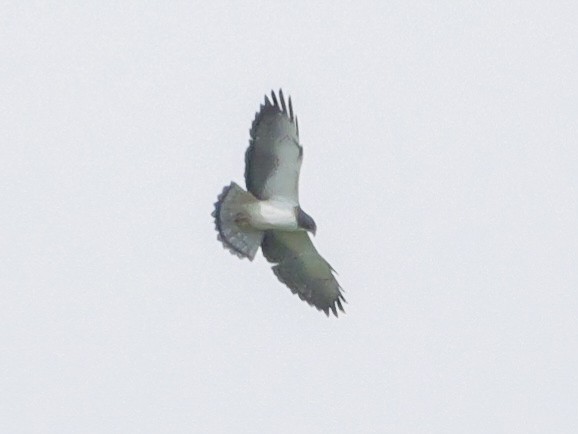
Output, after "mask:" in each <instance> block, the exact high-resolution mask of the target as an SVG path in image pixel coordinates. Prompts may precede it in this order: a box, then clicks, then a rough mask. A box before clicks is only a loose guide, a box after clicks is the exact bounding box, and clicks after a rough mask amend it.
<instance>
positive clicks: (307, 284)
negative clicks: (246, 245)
mask: <svg viewBox="0 0 578 434" xmlns="http://www.w3.org/2000/svg"><path fill="white" fill-rule="evenodd" d="M261 249H262V250H263V255H265V257H266V258H267V260H268V261H269V262H274V263H276V265H274V266H273V272H274V273H275V275H276V276H277V277H278V278H279V280H280V281H281V282H283V283H284V284H285V285H287V286H288V287H289V289H291V292H293V293H294V294H297V295H298V296H299V298H300V299H301V300H305V301H306V302H307V303H309V304H310V305H312V306H315V307H316V308H317V309H319V310H322V311H323V312H325V314H326V315H329V309H331V311H332V312H333V314H334V315H335V316H337V308H336V307H338V308H339V310H341V311H342V312H344V310H343V305H342V304H341V302H342V301H343V302H345V298H344V297H343V294H342V289H341V287H340V286H339V283H337V280H336V279H335V276H333V272H332V271H333V269H332V268H331V265H329V263H328V262H327V261H326V260H325V259H323V258H322V257H321V255H320V254H319V253H318V252H317V249H315V246H314V245H313V243H312V242H311V239H310V238H309V235H307V233H306V232H301V231H299V232H282V231H267V232H266V233H265V238H264V239H263V244H262V245H261Z"/></svg>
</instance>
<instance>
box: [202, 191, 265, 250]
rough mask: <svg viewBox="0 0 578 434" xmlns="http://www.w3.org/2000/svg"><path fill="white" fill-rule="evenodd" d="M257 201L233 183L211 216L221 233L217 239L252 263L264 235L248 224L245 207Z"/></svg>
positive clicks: (221, 196) (220, 196)
mask: <svg viewBox="0 0 578 434" xmlns="http://www.w3.org/2000/svg"><path fill="white" fill-rule="evenodd" d="M256 200H257V199H256V198H255V197H254V196H253V195H252V194H251V193H249V192H247V191H245V190H243V189H242V188H241V187H239V186H238V185H237V184H236V183H234V182H231V184H230V185H228V186H226V187H225V188H224V189H223V192H222V193H221V194H220V195H219V197H218V199H217V202H216V203H215V210H214V211H213V212H212V214H211V215H212V216H213V217H214V218H215V227H216V229H217V231H218V232H219V235H217V239H218V240H219V241H221V242H222V243H223V245H224V246H225V248H227V249H228V250H229V251H230V252H231V253H232V254H234V255H237V256H238V257H239V258H249V260H250V261H252V260H253V259H254V258H255V255H256V254H257V250H259V247H260V246H261V242H262V241H263V235H264V232H263V231H260V230H258V229H255V228H253V227H251V226H250V225H249V224H248V216H247V215H246V214H245V212H244V206H245V205H246V204H248V203H251V202H254V201H256Z"/></svg>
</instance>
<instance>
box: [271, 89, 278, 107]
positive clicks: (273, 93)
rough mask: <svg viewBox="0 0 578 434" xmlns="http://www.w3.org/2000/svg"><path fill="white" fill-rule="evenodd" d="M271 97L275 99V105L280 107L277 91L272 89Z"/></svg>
mask: <svg viewBox="0 0 578 434" xmlns="http://www.w3.org/2000/svg"><path fill="white" fill-rule="evenodd" d="M271 98H272V99H273V105H275V106H276V107H279V102H278V101H277V96H276V95H275V92H273V91H271Z"/></svg>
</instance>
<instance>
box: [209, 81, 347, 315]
mask: <svg viewBox="0 0 578 434" xmlns="http://www.w3.org/2000/svg"><path fill="white" fill-rule="evenodd" d="M271 99H272V102H271V100H270V99H269V98H268V97H267V96H265V102H264V104H262V105H261V108H260V110H259V111H258V112H257V113H256V116H255V120H254V121H253V125H252V127H251V131H250V140H249V148H248V149H247V151H246V153H245V185H246V187H247V190H249V191H245V190H243V189H242V188H241V187H239V186H238V185H237V184H236V183H234V182H231V184H230V185H228V186H226V187H225V188H224V190H223V192H222V193H221V194H220V195H219V197H218V200H217V202H216V203H215V210H214V211H213V213H212V215H213V217H214V218H215V225H216V228H217V231H218V232H219V235H218V236H217V238H218V239H219V240H220V241H221V242H222V243H223V245H224V246H225V247H226V248H227V249H229V250H230V251H231V253H233V254H236V255H237V256H239V257H240V258H249V260H251V261H252V260H253V259H254V258H255V255H256V253H257V250H258V249H259V246H261V250H262V251H263V255H264V256H265V258H267V260H268V261H269V262H272V263H274V264H275V265H274V266H273V272H274V273H275V275H276V276H277V278H278V279H279V280H280V281H281V282H283V283H284V284H285V285H287V286H288V287H289V289H291V292H293V293H294V294H297V295H298V296H299V298H301V300H305V301H306V302H307V303H309V304H310V305H312V306H315V307H316V308H317V309H319V310H322V311H323V312H325V314H326V315H329V310H331V311H332V312H333V314H334V315H335V316H337V308H339V310H341V311H342V312H344V310H343V305H342V303H341V302H342V301H343V302H345V298H343V295H342V289H341V287H340V286H339V283H337V280H336V279H335V277H334V275H333V273H332V271H333V268H331V266H330V265H329V263H328V262H327V261H326V260H325V259H323V258H322V257H321V255H320V254H319V253H318V252H317V250H316V249H315V246H313V243H312V242H311V239H310V238H309V235H308V234H307V232H311V233H313V234H314V235H315V232H316V230H317V227H316V225H315V221H314V220H313V219H312V218H311V216H310V215H309V214H307V213H306V212H305V211H303V210H302V209H301V207H300V206H299V171H300V169H301V162H302V160H303V148H302V147H301V145H300V144H299V125H298V122H297V117H295V116H294V115H293V105H292V104H291V97H289V99H288V104H286V103H285V98H284V97H283V91H282V90H279V98H277V96H276V95H275V93H274V92H271Z"/></svg>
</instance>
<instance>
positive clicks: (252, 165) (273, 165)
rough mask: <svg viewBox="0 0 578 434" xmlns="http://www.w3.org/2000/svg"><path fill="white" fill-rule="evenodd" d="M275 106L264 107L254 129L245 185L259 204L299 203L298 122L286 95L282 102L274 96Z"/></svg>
mask: <svg viewBox="0 0 578 434" xmlns="http://www.w3.org/2000/svg"><path fill="white" fill-rule="evenodd" d="M271 97H272V99H273V103H271V101H270V100H269V98H267V96H265V103H264V104H263V105H261V109H260V110H259V112H257V114H256V116H255V120H254V121H253V125H252V127H251V139H250V142H249V143H250V144H249V148H248V149H247V152H246V153H245V184H246V185H247V190H249V191H250V192H251V193H253V195H255V197H257V198H258V199H260V200H266V199H272V198H277V199H281V200H285V201H288V202H292V203H294V204H295V205H297V204H298V203H299V191H298V190H299V187H298V185H299V170H300V169H301V159H302V157H303V149H302V148H301V146H300V145H299V128H298V126H297V118H296V117H294V116H293V106H292V104H291V98H289V106H288V107H289V108H288V109H287V105H286V104H285V99H284V97H283V91H281V90H279V100H277V97H276V96H275V93H274V92H271Z"/></svg>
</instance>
